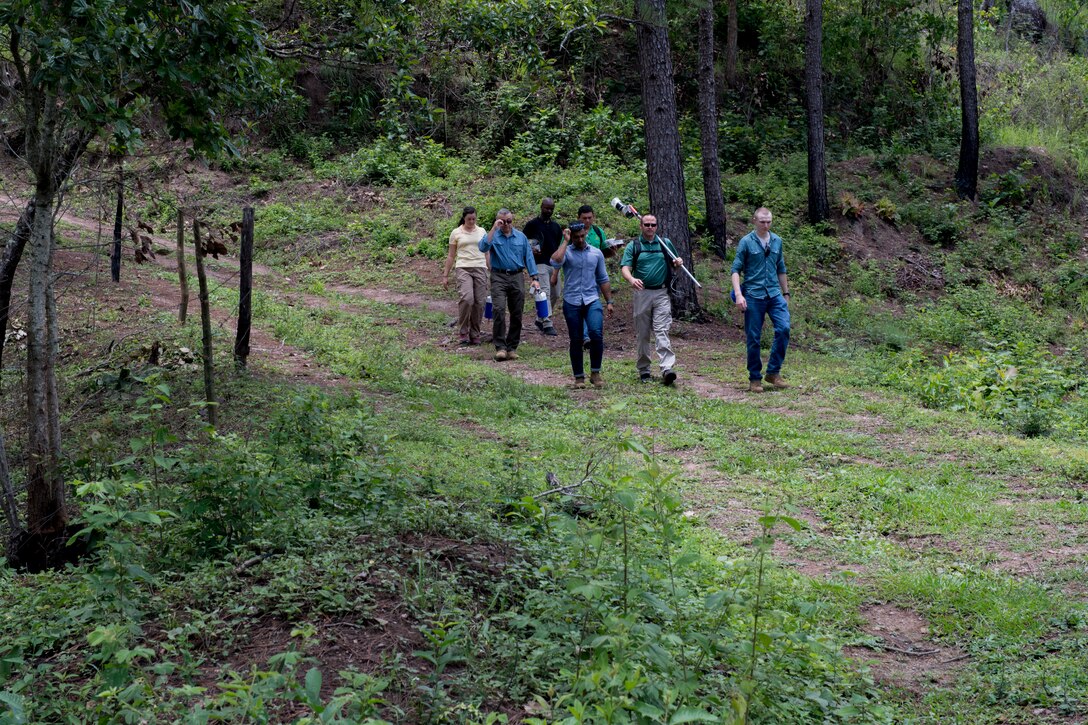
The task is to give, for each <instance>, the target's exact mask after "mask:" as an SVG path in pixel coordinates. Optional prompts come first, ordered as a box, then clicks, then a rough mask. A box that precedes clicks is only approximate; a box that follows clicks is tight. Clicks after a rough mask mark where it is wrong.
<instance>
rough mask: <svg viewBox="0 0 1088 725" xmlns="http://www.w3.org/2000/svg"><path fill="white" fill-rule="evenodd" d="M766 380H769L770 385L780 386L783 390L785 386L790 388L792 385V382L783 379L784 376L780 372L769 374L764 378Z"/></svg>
mask: <svg viewBox="0 0 1088 725" xmlns="http://www.w3.org/2000/svg"><path fill="white" fill-rule="evenodd" d="M764 380H766V381H767V384H768V385H771V386H773V387H775V388H778V389H779V390H782V389H783V388H788V387H789V386H790V384H789V383H787V382H786V381H785V380H783V379H782V376H781V375H778V374H774V375H768V376H767V377H765V378H764Z"/></svg>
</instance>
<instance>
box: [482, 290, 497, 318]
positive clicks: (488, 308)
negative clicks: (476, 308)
mask: <svg viewBox="0 0 1088 725" xmlns="http://www.w3.org/2000/svg"><path fill="white" fill-rule="evenodd" d="M494 316H495V306H494V305H492V304H491V295H488V296H487V299H486V300H484V317H485V318H487V319H489V320H490V319H492V318H493V317H494Z"/></svg>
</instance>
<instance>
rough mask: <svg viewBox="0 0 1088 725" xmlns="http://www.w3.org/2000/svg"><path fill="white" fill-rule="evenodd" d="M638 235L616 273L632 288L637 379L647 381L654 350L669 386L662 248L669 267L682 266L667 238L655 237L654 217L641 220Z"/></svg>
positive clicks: (672, 376)
mask: <svg viewBox="0 0 1088 725" xmlns="http://www.w3.org/2000/svg"><path fill="white" fill-rule="evenodd" d="M641 229H642V236H640V237H639V238H638V239H636V240H635V241H633V242H631V243H630V244H628V245H627V248H626V249H624V250H623V260H622V261H621V262H620V272H621V273H622V274H623V277H624V279H626V280H627V281H628V282H630V283H631V286H632V287H633V288H634V289H635V335H636V336H637V338H638V360H637V361H636V363H635V365H636V367H637V368H638V378H639V380H641V381H642V382H644V383H648V382H650V381H651V380H652V379H653V378H651V377H650V348H651V345H655V346H656V347H657V359H658V362H659V364H660V365H661V382H663V383H664V384H665V385H672V384H673V383H674V382H675V381H676V372H675V371H674V370H673V366H675V365H676V355H674V354H673V351H672V343H671V342H670V341H669V327H670V326H671V325H672V303H670V302H669V289H668V288H669V280H670V279H671V276H672V274H671V273H672V270H671V269H670V263H669V258H668V257H666V256H665V250H664V249H662V246H663V245H668V247H669V249H670V250H671V251H672V253H673V256H674V257H676V258H675V259H674V260H673V261H672V265H671V266H676V267H679V266H680V265H682V264H683V263H684V261H683V260H682V259H680V257H679V256H678V255H677V254H676V248H675V247H674V246H673V245H672V242H671V241H669V240H668V239H662V238H661V237H659V236H657V217H655V216H654V215H653V214H647V215H646V216H644V217H642V222H641Z"/></svg>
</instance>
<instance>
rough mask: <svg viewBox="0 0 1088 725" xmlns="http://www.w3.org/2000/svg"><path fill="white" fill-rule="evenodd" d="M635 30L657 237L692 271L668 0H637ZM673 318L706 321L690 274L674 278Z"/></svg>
mask: <svg viewBox="0 0 1088 725" xmlns="http://www.w3.org/2000/svg"><path fill="white" fill-rule="evenodd" d="M635 11H636V16H637V17H638V18H639V20H640V22H639V23H638V24H637V25H636V26H635V27H636V35H637V38H638V59H639V66H640V70H641V76H642V107H643V115H644V116H645V119H646V120H645V124H646V125H645V134H646V176H647V181H648V182H649V190H650V212H651V213H652V214H653V215H654V216H656V217H657V221H658V224H659V225H660V226H659V227H658V233H659V234H660V235H661V236H662V237H668V238H670V239H671V240H672V242H673V244H674V245H675V247H676V251H677V253H678V254H679V255H680V256H681V257H682V258H683V260H684V264H686V265H688V268H689V269H690V268H691V260H692V258H691V230H690V229H689V226H688V200H687V194H686V192H685V190H684V163H683V159H682V158H681V156H680V130H679V127H678V125H677V116H676V86H675V83H674V81H673V73H672V51H671V49H670V46H669V30H668V24H667V21H666V17H665V0H636V3H635ZM674 280H675V285H674V288H673V291H672V304H673V314H674V315H675V316H677V317H682V318H687V319H699V318H701V317H702V309H701V308H700V307H699V298H698V296H697V294H696V288H695V285H694V284H693V283H692V281H691V280H690V279H688V277H687V275H684V274H677V275H674Z"/></svg>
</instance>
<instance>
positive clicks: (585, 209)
mask: <svg viewBox="0 0 1088 725" xmlns="http://www.w3.org/2000/svg"><path fill="white" fill-rule="evenodd" d="M592 213H593V207H591V206H590V205H589V204H582V205H581V206H580V207H578V216H582V215H583V214H592Z"/></svg>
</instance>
